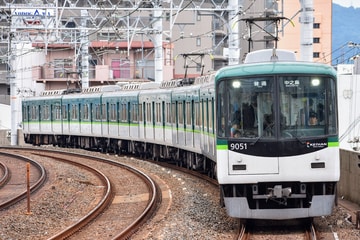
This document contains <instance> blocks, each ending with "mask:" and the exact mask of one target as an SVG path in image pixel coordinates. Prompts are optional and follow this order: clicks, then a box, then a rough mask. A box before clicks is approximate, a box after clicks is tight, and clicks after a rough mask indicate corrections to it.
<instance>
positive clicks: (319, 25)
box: [278, 0, 332, 63]
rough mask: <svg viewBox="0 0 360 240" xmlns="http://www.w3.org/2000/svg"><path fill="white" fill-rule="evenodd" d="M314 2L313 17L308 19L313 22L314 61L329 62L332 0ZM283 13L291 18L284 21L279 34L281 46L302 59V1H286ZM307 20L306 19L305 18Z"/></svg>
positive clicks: (279, 45)
mask: <svg viewBox="0 0 360 240" xmlns="http://www.w3.org/2000/svg"><path fill="white" fill-rule="evenodd" d="M312 2H313V18H312V19H308V21H312V23H313V31H312V34H313V35H312V41H311V39H310V42H309V43H311V44H312V46H313V61H314V62H324V63H329V62H330V61H331V57H332V56H331V52H332V50H331V47H332V45H331V27H332V24H331V22H332V1H328V0H316V1H312ZM282 11H283V14H284V16H286V17H287V18H289V19H291V20H292V22H293V24H294V25H292V24H291V23H290V22H289V21H286V20H285V21H284V22H283V23H282V32H281V33H280V35H279V43H278V47H279V48H284V49H288V50H292V51H294V52H295V53H296V55H297V59H300V46H301V27H302V26H301V24H300V22H301V19H300V18H301V4H300V1H292V2H291V3H290V4H287V2H286V1H284V4H283V10H282ZM304 21H306V20H304Z"/></svg>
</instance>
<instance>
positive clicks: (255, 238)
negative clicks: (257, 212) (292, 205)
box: [236, 220, 318, 240]
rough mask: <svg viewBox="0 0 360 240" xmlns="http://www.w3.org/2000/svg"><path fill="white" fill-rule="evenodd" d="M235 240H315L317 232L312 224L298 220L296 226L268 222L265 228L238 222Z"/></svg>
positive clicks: (255, 224)
mask: <svg viewBox="0 0 360 240" xmlns="http://www.w3.org/2000/svg"><path fill="white" fill-rule="evenodd" d="M239 226H240V227H239V233H238V236H237V238H236V239H237V240H264V239H267V240H271V239H274V240H286V239H304V240H317V239H318V238H317V232H316V230H315V227H314V225H313V224H312V223H309V221H307V220H303V221H302V220H298V221H296V225H288V224H286V223H281V224H280V225H279V223H276V224H273V222H271V221H268V222H267V226H263V225H261V226H259V225H257V223H256V221H250V223H246V222H242V221H240V224H239Z"/></svg>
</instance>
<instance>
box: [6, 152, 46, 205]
mask: <svg viewBox="0 0 360 240" xmlns="http://www.w3.org/2000/svg"><path fill="white" fill-rule="evenodd" d="M0 157H1V159H2V162H1V164H0V165H1V169H2V172H3V175H2V177H1V179H0V190H1V193H2V194H1V195H0V210H3V209H6V208H8V207H10V206H12V205H14V204H16V203H18V202H19V201H21V200H23V199H24V198H26V197H27V195H28V191H27V180H26V169H27V166H26V165H27V163H29V164H30V167H29V169H30V172H31V178H30V179H29V191H30V193H33V192H35V191H36V190H38V189H39V188H40V187H41V185H42V184H43V183H44V182H45V180H46V172H45V169H44V168H43V166H42V165H41V164H40V163H38V162H36V161H34V160H32V159H30V158H26V157H23V156H20V155H17V154H11V153H5V152H2V153H0ZM19 170H20V171H22V173H23V174H21V172H20V173H19V172H18V171H19ZM15 173H17V174H15Z"/></svg>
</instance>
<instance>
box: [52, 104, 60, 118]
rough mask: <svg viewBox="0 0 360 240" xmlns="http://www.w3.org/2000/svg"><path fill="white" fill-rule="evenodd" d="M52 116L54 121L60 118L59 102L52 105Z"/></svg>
mask: <svg viewBox="0 0 360 240" xmlns="http://www.w3.org/2000/svg"><path fill="white" fill-rule="evenodd" d="M53 116H54V120H55V121H59V120H61V106H60V105H59V104H54V105H53Z"/></svg>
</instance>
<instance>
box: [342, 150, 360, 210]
mask: <svg viewBox="0 0 360 240" xmlns="http://www.w3.org/2000/svg"><path fill="white" fill-rule="evenodd" d="M340 171H341V172H340V181H339V183H338V187H337V191H338V196H339V197H342V196H343V197H344V198H345V199H346V200H349V201H351V202H354V203H357V204H359V205H360V184H359V183H360V152H354V151H348V150H343V149H342V150H340Z"/></svg>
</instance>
